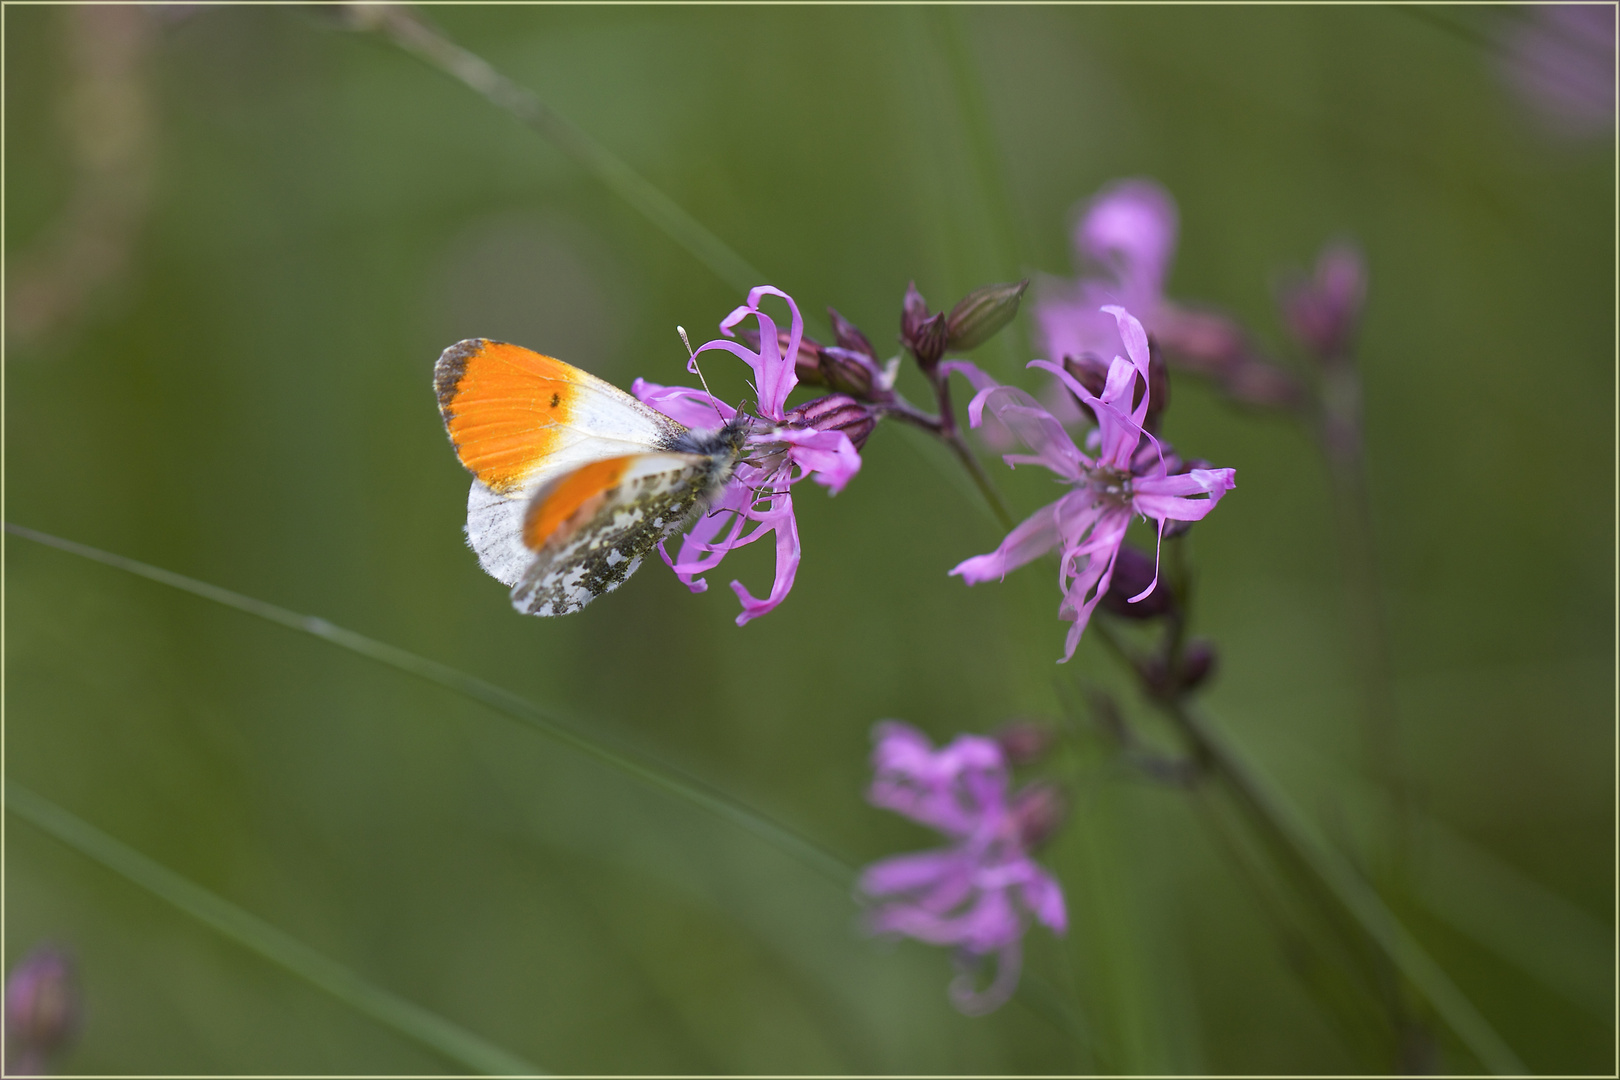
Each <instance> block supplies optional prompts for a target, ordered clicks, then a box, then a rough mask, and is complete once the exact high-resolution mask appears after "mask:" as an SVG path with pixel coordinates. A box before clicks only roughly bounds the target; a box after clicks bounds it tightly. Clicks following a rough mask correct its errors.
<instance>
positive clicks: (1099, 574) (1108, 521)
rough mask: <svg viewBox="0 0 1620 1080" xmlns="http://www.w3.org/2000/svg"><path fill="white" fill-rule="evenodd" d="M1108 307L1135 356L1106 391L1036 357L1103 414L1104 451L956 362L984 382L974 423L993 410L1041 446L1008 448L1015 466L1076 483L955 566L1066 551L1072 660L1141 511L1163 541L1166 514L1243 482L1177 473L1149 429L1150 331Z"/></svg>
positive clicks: (989, 571) (1021, 396)
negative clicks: (1086, 445) (1020, 450)
mask: <svg viewBox="0 0 1620 1080" xmlns="http://www.w3.org/2000/svg"><path fill="white" fill-rule="evenodd" d="M1102 310H1103V311H1104V312H1106V313H1107V314H1109V315H1111V316H1113V318H1114V319H1115V320H1116V323H1117V326H1118V329H1119V335H1120V338H1121V339H1122V341H1123V343H1124V345H1125V351H1126V353H1127V355H1128V356H1129V357H1130V359H1128V360H1127V359H1125V357H1121V356H1116V357H1114V360H1113V363H1111V364H1110V365H1109V368H1108V379H1107V383H1106V385H1105V386H1104V387H1103V391H1102V393H1101V394H1100V395H1093V394H1092V392H1091V391H1090V390H1088V389H1086V387H1085V386H1084V385H1082V384H1081V383H1080V382H1079V380H1077V379H1076V378H1075V377H1074V376H1073V375H1071V374H1070V373H1069V372H1068V371H1066V370H1064V369H1063V368H1062V367H1060V366H1059V365H1057V364H1054V363H1051V362H1049V361H1046V360H1033V361H1031V362H1030V365H1029V366H1031V367H1038V368H1043V369H1045V370H1047V371H1050V372H1052V374H1053V375H1055V376H1057V378H1058V379H1059V380H1061V381H1062V382H1063V384H1064V385H1065V386H1066V387H1067V388H1068V390H1069V391H1070V392H1071V393H1073V394H1074V396H1075V397H1076V398H1078V399H1079V400H1080V401H1082V402H1084V403H1085V404H1086V405H1087V406H1088V407H1089V408H1090V409H1091V411H1092V412H1093V413H1094V414H1095V415H1096V417H1097V455H1096V457H1095V458H1093V457H1090V456H1088V455H1086V454H1084V453H1082V452H1081V451H1080V449H1079V448H1078V447H1077V446H1075V444H1074V440H1073V439H1071V438H1070V437H1069V433H1068V432H1067V431H1065V430H1064V427H1063V425H1062V423H1060V422H1059V421H1058V419H1057V418H1056V417H1054V416H1053V415H1052V414H1051V413H1050V412H1048V411H1047V410H1046V409H1045V408H1043V407H1042V406H1041V404H1040V403H1039V402H1037V401H1036V400H1035V399H1034V398H1032V397H1030V396H1029V395H1028V394H1026V393H1024V391H1022V390H1019V389H1016V388H1014V387H1011V386H999V385H997V384H995V383H994V382H993V381H991V380H990V379H989V378H988V377H986V376H985V375H984V374H982V373H981V372H979V371H978V370H977V369H975V368H973V367H971V365H967V364H960V365H958V367H957V369H956V370H960V371H962V373H963V374H965V375H967V377H968V378H969V379H970V380H971V381H972V382H973V383H974V385H975V386H976V387H978V389H979V392H978V394H976V395H975V396H974V398H973V401H972V403H971V404H970V405H969V406H968V418H969V420H970V421H971V422H972V424H973V426H974V427H977V426H979V424H980V423H982V422H983V420H984V416H985V414H986V412H988V413H989V414H990V415H991V416H993V417H994V418H996V419H997V420H999V421H1000V422H1001V423H1002V424H1003V425H1005V426H1006V427H1007V428H1008V430H1010V431H1011V432H1012V433H1013V435H1014V436H1015V437H1016V438H1017V439H1018V440H1019V441H1020V442H1022V443H1023V444H1024V445H1025V446H1026V447H1027V448H1028V449H1029V450H1030V451H1031V452H1030V453H1029V454H1007V455H1004V460H1005V461H1006V462H1007V464H1009V465H1023V464H1030V465H1044V466H1045V467H1046V468H1048V469H1051V470H1052V471H1053V472H1054V473H1056V474H1057V475H1058V476H1059V477H1061V478H1062V479H1063V480H1065V481H1067V482H1068V483H1069V484H1070V485H1071V487H1070V489H1069V491H1068V493H1067V494H1065V495H1064V496H1063V497H1062V498H1060V499H1058V500H1057V501H1056V502H1054V503H1051V504H1049V505H1047V506H1043V507H1041V508H1040V509H1039V510H1037V511H1036V512H1035V513H1034V514H1032V515H1031V516H1030V517H1029V518H1028V519H1027V520H1026V521H1024V522H1023V523H1022V524H1020V525H1018V526H1017V527H1015V528H1014V529H1013V531H1012V532H1010V533H1008V534H1007V538H1006V539H1005V540H1003V541H1002V542H1001V546H1000V547H998V548H996V550H995V551H992V552H990V553H989V554H988V555H977V556H974V557H973V558H971V559H968V560H966V561H965V562H963V563H961V564H960V565H958V566H957V567H956V568H955V569H953V570H952V571H951V573H952V574H960V575H961V576H962V580H964V581H966V582H967V583H968V584H969V585H976V584H978V583H979V582H981V581H991V580H999V579H1000V578H1002V577H1005V576H1006V574H1007V572H1008V571H1009V570H1015V569H1017V568H1018V567H1020V566H1023V565H1024V564H1025V563H1027V562H1030V561H1031V560H1033V559H1036V558H1038V557H1039V556H1041V555H1044V554H1046V553H1047V552H1048V551H1051V550H1053V549H1056V550H1057V552H1058V556H1059V562H1058V586H1059V588H1060V589H1061V590H1062V592H1063V602H1062V603H1061V604H1060V605H1059V607H1058V615H1059V617H1060V618H1063V619H1067V620H1069V621H1070V622H1072V623H1073V624H1074V625H1073V626H1072V627H1070V628H1069V634H1068V640H1067V641H1066V642H1065V645H1064V652H1063V659H1064V660H1068V659H1069V658H1070V657H1072V656H1074V650H1075V646H1077V645H1078V644H1079V643H1080V635H1081V634H1082V633H1084V631H1085V629H1086V624H1087V622H1088V621H1089V620H1090V619H1091V613H1092V611H1093V610H1094V609H1095V608H1096V606H1097V604H1098V603H1099V602H1100V601H1101V600H1102V598H1103V596H1104V595H1106V594H1107V592H1108V586H1109V583H1110V581H1111V580H1112V578H1113V575H1114V564H1115V560H1116V559H1117V558H1118V556H1119V547H1120V544H1121V543H1123V542H1124V540H1125V530H1126V527H1127V526H1129V525H1130V522H1131V517H1132V516H1133V515H1141V516H1142V517H1144V518H1148V519H1150V520H1153V521H1156V522H1158V530H1159V535H1160V537H1161V538H1162V537H1163V535H1164V528H1165V522H1166V521H1198V520H1200V519H1202V518H1203V517H1204V515H1206V514H1208V513H1209V512H1210V511H1211V510H1213V509H1214V508H1215V504H1216V503H1217V502H1219V501H1220V499H1221V496H1223V495H1225V494H1226V493H1227V492H1228V491H1230V490H1231V489H1232V487H1233V485H1234V483H1235V481H1234V476H1235V473H1234V471H1233V470H1232V469H1201V468H1192V469H1188V470H1187V471H1186V472H1183V473H1177V474H1172V473H1171V472H1170V470H1169V468H1168V467H1167V464H1166V452H1165V451H1164V449H1163V447H1162V445H1161V444H1160V443H1159V441H1158V440H1157V439H1156V438H1154V437H1153V436H1152V435H1151V434H1149V433H1148V432H1146V431H1145V430H1144V429H1143V426H1142V425H1143V421H1144V420H1145V418H1146V416H1147V413H1148V409H1149V406H1150V401H1149V399H1150V397H1151V392H1150V389H1149V383H1148V341H1147V334H1146V333H1145V332H1144V331H1143V330H1142V324H1141V323H1139V322H1138V321H1137V320H1136V319H1135V318H1133V317H1132V316H1131V314H1130V313H1129V312H1127V311H1126V310H1125V309H1124V308H1120V307H1114V306H1109V307H1105V308H1103V309H1102ZM1157 584H1158V574H1157V570H1156V569H1155V573H1154V577H1153V580H1152V581H1150V582H1149V583H1148V585H1147V587H1146V588H1145V589H1143V590H1142V591H1141V592H1140V593H1138V594H1137V595H1136V596H1134V597H1131V598H1130V599H1131V600H1133V601H1140V600H1143V599H1145V598H1146V597H1148V596H1150V595H1152V593H1153V590H1154V588H1155V587H1156V586H1157Z"/></svg>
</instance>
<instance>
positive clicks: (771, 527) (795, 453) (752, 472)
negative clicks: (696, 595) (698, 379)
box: [631, 285, 871, 626]
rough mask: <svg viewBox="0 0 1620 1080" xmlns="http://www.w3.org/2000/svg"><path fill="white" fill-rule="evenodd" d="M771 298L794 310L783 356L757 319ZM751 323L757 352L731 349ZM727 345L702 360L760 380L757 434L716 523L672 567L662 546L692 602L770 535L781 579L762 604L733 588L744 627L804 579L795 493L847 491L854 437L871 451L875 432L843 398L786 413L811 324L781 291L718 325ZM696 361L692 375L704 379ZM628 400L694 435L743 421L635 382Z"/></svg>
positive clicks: (717, 406) (854, 465)
mask: <svg viewBox="0 0 1620 1080" xmlns="http://www.w3.org/2000/svg"><path fill="white" fill-rule="evenodd" d="M766 296H777V297H781V298H782V299H783V300H785V301H787V305H788V310H789V312H790V313H791V321H790V325H791V329H790V331H789V333H788V335H787V343H786V348H785V349H784V348H783V346H782V343H781V341H780V337H779V335H778V332H777V328H776V323H775V321H774V320H773V319H772V318H771V317H770V316H769V315H767V314H765V312H763V311H761V310H760V307H759V304H760V301H761V300H762V299H763V298H764V297H766ZM749 316H753V317H754V319H755V320H757V326H758V348H757V349H750V348H747V347H746V346H744V345H743V344H741V343H739V342H737V341H733V340H729V339H730V338H731V337H733V332H732V328H733V327H735V326H736V325H737V324H738V323H739V322H741V321H743V320H744V319H746V318H748V317H749ZM720 332H721V333H722V334H724V335H725V337H724V338H717V339H716V340H714V341H710V342H706V343H705V344H703V345H702V346H700V347H699V348H698V349H697V353H703V352H705V351H708V350H711V349H721V350H724V351H726V352H729V353H732V354H733V355H735V356H737V357H738V358H740V359H741V360H743V362H745V363H746V364H747V365H748V366H749V367H750V368H752V369H753V372H754V384H755V389H756V390H757V392H758V394H759V401H758V404H757V406H756V407H755V409H754V410H753V412H752V416H753V418H754V422H753V424H752V425H751V426H750V428H749V430H748V435H747V437H746V441H745V443H744V447H743V459H742V461H741V463H740V464H739V465H738V466H737V470H736V472H735V474H734V475H733V476H732V479H731V482H730V483H729V484H727V485H726V487H725V489H724V490H723V491H722V492H721V493H720V496H719V497H718V498H717V499H716V500H715V503H714V505H713V506H712V507H711V508H710V510H709V513H708V514H706V515H705V516H703V517H701V518H699V519H698V520H697V522H696V523H695V524H694V525H693V526H692V527H691V528H690V529H689V530H688V531H687V533H686V535H685V536H684V537H682V539H681V549H680V553H679V554H678V555H677V556H676V557H675V558H673V559H672V558H670V556H669V553H668V552H667V551H666V550H665V549H664V547H663V545H659V548H658V550H659V554H661V555H663V557H664V561H665V562H666V563H668V564H669V566H670V568H671V569H672V570H674V571H675V574H676V576H677V577H679V578H680V579H681V582H682V583H683V584H685V585H686V586H687V588H689V589H691V590H692V591H693V592H703V591H704V590H705V589H707V588H708V582H707V581H705V580H704V577H703V575H704V574H706V573H708V572H709V571H710V570H713V569H714V568H715V567H717V566H719V565H720V562H721V560H723V559H724V558H725V557H726V555H727V553H729V552H731V551H734V550H735V549H737V548H740V547H742V546H744V545H745V544H751V543H753V542H754V541H755V540H758V539H760V538H761V537H763V536H765V535H766V534H769V533H774V534H775V538H776V576H775V579H774V580H773V582H772V584H771V591H770V593H769V594H768V595H767V596H765V597H764V598H763V599H759V598H756V597H755V596H754V595H753V594H752V593H750V592H749V591H748V589H747V588H745V587H744V586H743V584H742V582H740V581H733V582H732V583H731V588H732V591H733V592H735V593H736V594H737V598H738V599H739V600H740V601H741V602H742V614H740V615H738V616H737V625H738V626H741V625H743V624H744V623H747V622H748V621H749V620H750V619H755V618H758V617H759V616H761V615H763V614H765V613H766V612H767V611H770V610H771V609H772V608H774V607H776V605H778V604H780V603H781V602H782V600H783V599H784V598H785V597H786V596H787V594H788V591H789V590H791V589H792V588H793V578H794V575H795V574H796V573H797V572H798V569H799V554H800V552H799V527H798V523H797V521H796V519H795V518H794V516H793V494H792V490H791V489H792V486H793V485H794V484H796V483H798V482H799V481H800V480H802V479H804V478H805V477H806V476H809V477H812V478H813V479H814V480H815V481H816V482H817V483H819V484H822V485H823V486H825V487H826V488H827V490H828V491H829V492H830V493H832V494H837V493H838V492H839V491H841V490H842V489H843V487H844V485H845V484H847V483H849V481H850V478H851V477H853V476H854V475H855V473H856V472H857V471H859V469H860V467H861V457H860V454H859V453H858V452H857V450H856V447H855V443H854V442H852V441H851V435H850V434H849V433H850V432H854V433H855V435H856V436H857V437H858V438H860V439H861V440H862V441H864V439H865V437H866V434H867V433H868V432H869V431H870V430H871V428H870V426H869V424H867V423H866V422H865V421H866V420H868V419H869V417H867V416H865V415H864V413H863V414H862V415H855V414H856V413H857V412H861V408H860V406H859V405H858V403H856V402H854V401H853V400H852V399H850V398H848V397H847V396H846V395H838V397H839V398H840V399H841V400H839V401H837V402H836V403H833V404H832V405H829V406H828V407H825V408H821V409H815V408H811V407H810V406H812V405H814V404H815V403H814V402H811V403H809V405H806V406H801V407H800V408H798V409H794V410H791V411H789V410H788V409H787V408H786V405H787V399H788V395H789V394H791V393H792V392H793V388H794V386H796V385H797V384H798V381H799V377H798V375H797V374H796V372H795V370H794V367H795V363H796V361H797V359H798V352H799V343H800V341H801V340H802V339H803V337H804V320H803V318H801V317H800V315H799V306H798V305H797V304H796V303H794V302H793V298H792V297H791V296H789V295H788V294H787V293H785V292H782V291H781V290H780V289H775V288H772V287H771V286H769V285H761V286H759V287H757V288H755V289H753V290H752V291H751V292H749V294H748V302H747V303H746V304H743V305H742V306H741V307H738V308H737V309H736V310H734V311H733V312H732V313H731V314H730V315H727V316H726V317H725V319H723V320H722V321H721V323H720ZM697 353H694V355H693V358H692V360H691V362H690V363H689V365H688V370H690V371H691V372H693V373H694V374H695V373H696V372H697ZM631 391H632V392H633V393H634V394H635V395H636V397H638V398H640V399H641V400H642V401H644V402H646V403H647V404H648V405H651V406H652V407H653V408H655V409H657V410H658V411H659V412H661V413H663V414H664V415H666V416H669V417H671V418H672V419H675V420H679V421H680V422H681V423H683V424H686V425H688V426H690V427H712V426H714V423H715V421H716V419H717V418H718V419H719V420H720V421H721V422H723V423H724V422H730V421H732V420H734V419H735V418H736V417H737V415H738V411H737V410H736V409H734V408H732V407H731V406H730V405H727V404H726V403H725V402H722V401H719V400H717V399H716V398H715V397H713V395H711V394H710V393H709V392H708V391H707V390H698V389H694V388H692V387H685V386H660V385H658V384H656V383H650V382H647V381H646V380H645V379H637V380H636V382H635V385H634V386H632V387H631Z"/></svg>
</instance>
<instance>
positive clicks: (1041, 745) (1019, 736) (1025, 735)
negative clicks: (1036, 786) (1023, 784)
mask: <svg viewBox="0 0 1620 1080" xmlns="http://www.w3.org/2000/svg"><path fill="white" fill-rule="evenodd" d="M990 737H991V738H993V739H995V740H996V744H997V745H999V746H1000V747H1001V756H1002V757H1003V758H1005V759H1006V761H1007V764H1008V765H1032V764H1034V763H1035V762H1037V761H1039V760H1040V759H1041V758H1043V757H1045V756H1046V754H1047V752H1048V751H1049V750H1051V749H1052V747H1053V746H1054V745H1055V744H1056V743H1057V731H1056V729H1054V728H1053V727H1052V726H1051V725H1050V724H1042V723H1037V722H1036V721H1034V720H1010V721H1008V722H1007V723H1005V724H1003V725H1001V727H999V728H997V729H996V730H995V731H994V732H993V733H992V734H991V736H990Z"/></svg>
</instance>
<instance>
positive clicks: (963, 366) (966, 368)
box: [939, 360, 1000, 392]
mask: <svg viewBox="0 0 1620 1080" xmlns="http://www.w3.org/2000/svg"><path fill="white" fill-rule="evenodd" d="M939 373H940V376H941V377H942V378H944V377H948V376H950V375H960V376H962V377H963V378H964V379H966V380H967V381H968V383H969V384H970V385H971V386H972V387H973V389H974V391H975V392H978V391H981V390H989V389H991V388H992V387H995V386H999V385H1000V383H998V382H996V380H994V379H992V378H991V377H990V376H988V375H986V374H985V373H984V372H983V371H981V370H979V368H978V366H977V365H975V364H973V363H971V362H969V361H967V360H947V361H945V362H944V363H943V364H941V365H939Z"/></svg>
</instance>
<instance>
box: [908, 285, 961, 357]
mask: <svg viewBox="0 0 1620 1080" xmlns="http://www.w3.org/2000/svg"><path fill="white" fill-rule="evenodd" d="M950 336H951V335H950V330H949V328H948V327H947V326H946V325H945V315H944V313H943V312H941V313H939V314H937V315H930V314H929V313H928V301H926V300H924V299H923V295H922V293H920V292H918V291H917V283H916V282H915V281H913V282H912V283H911V284H909V285H907V286H906V300H905V305H904V306H903V308H902V309H901V315H900V342H901V344H903V345H905V347H906V348H907V349H909V350H910V351H911V355H913V356H915V357H916V358H917V363H918V364H919V365H920V366H921V367H922V369H923V370H924V371H926V372H930V373H931V372H932V371H933V370H934V367H935V366H936V365H937V364H938V363H939V358H940V357H942V356H944V355H945V347H946V346H947V345H948V344H950Z"/></svg>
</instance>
